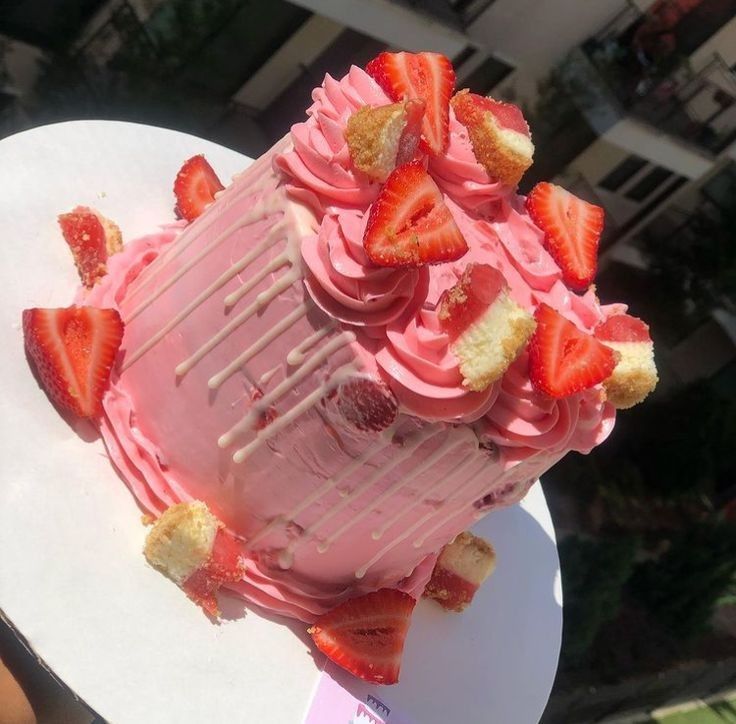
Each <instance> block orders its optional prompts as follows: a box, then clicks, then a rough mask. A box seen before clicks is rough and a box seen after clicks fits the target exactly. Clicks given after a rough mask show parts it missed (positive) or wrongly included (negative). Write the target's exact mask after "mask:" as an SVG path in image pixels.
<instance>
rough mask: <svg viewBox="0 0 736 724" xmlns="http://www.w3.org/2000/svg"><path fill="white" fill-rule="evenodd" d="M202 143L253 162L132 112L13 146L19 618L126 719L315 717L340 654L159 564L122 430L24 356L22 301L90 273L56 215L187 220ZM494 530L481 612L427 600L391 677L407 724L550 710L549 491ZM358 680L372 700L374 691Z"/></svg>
mask: <svg viewBox="0 0 736 724" xmlns="http://www.w3.org/2000/svg"><path fill="white" fill-rule="evenodd" d="M195 153H205V154H206V156H207V158H208V159H209V160H210V162H211V163H212V165H213V166H214V168H215V169H216V170H217V172H218V173H219V175H220V177H221V178H222V179H228V178H230V176H232V174H234V173H236V172H237V171H239V170H241V169H242V168H244V167H245V166H246V165H247V164H248V163H249V162H250V160H249V159H248V158H246V157H244V156H241V155H240V154H238V153H235V152H234V151H231V150H228V149H226V148H222V147H221V146H217V145H215V144H212V143H209V142H207V141H203V140H201V139H198V138H195V137H193V136H189V135H186V134H183V133H177V132H173V131H167V130H162V129H159V128H151V127H148V126H142V125H135V124H129V123H115V122H101V121H84V122H72V123H61V124H58V125H53V126H46V127H43V128H36V129H33V130H30V131H26V132H25V133H21V134H19V135H16V136H13V137H11V138H7V139H5V140H3V141H0V168H1V169H2V175H0V209H1V213H0V231H1V233H0V255H1V256H0V259H2V264H1V265H0V274H1V275H2V286H1V287H0V289H1V290H2V291H1V292H0V294H1V295H2V304H0V317H1V319H2V330H3V335H4V338H3V349H2V353H1V354H0V425H1V426H2V428H1V429H0V613H2V615H3V616H4V617H5V618H7V619H8V620H9V621H10V622H11V624H12V625H13V626H14V627H15V629H16V630H17V631H18V632H19V634H20V635H22V636H23V637H24V638H25V639H26V641H27V643H28V645H29V647H30V648H31V649H32V650H33V652H34V653H35V654H36V655H37V656H38V657H39V658H40V659H42V660H43V661H44V662H45V664H46V665H47V666H48V667H49V668H50V669H51V670H52V671H53V672H54V673H55V674H56V675H57V676H58V677H59V678H60V679H62V680H63V681H64V682H66V684H67V685H68V686H69V687H70V688H71V689H72V690H73V691H74V692H75V693H76V694H77V695H78V696H79V697H80V698H82V699H83V700H85V701H86V702H87V703H88V704H89V705H90V706H91V707H92V708H94V709H95V710H96V711H97V712H98V713H99V714H100V715H101V716H102V717H104V718H106V719H109V720H110V721H112V722H116V724H126V723H130V724H141V723H146V722H152V723H153V722H155V723H156V724H165V723H167V722H172V723H173V722H176V723H177V724H184V723H186V722H196V723H200V722H210V721H211V722H214V721H223V722H224V721H238V722H259V723H260V724H290V723H292V722H293V723H294V724H299V722H302V721H303V720H304V717H305V715H306V713H307V710H308V709H309V707H310V702H311V701H312V696H313V692H314V690H315V687H316V685H317V683H318V681H319V679H320V676H321V670H322V667H323V665H324V658H323V657H322V656H321V654H319V653H318V652H315V651H314V650H313V649H312V647H310V645H309V644H310V641H309V637H308V636H307V634H306V633H305V626H304V625H303V624H295V623H293V622H292V623H288V622H287V623H285V622H284V620H282V619H279V618H278V617H269V616H265V615H263V613H261V612H257V611H255V610H244V607H243V605H242V604H240V603H239V602H237V601H234V600H232V601H226V602H225V605H224V606H223V608H224V609H225V611H226V612H227V614H228V616H229V617H230V619H229V620H225V621H223V623H222V624H221V625H214V624H212V623H211V622H210V621H209V620H208V619H207V618H206V617H205V616H204V615H203V614H202V613H201V611H200V610H199V609H198V608H197V607H196V606H194V605H192V604H191V603H190V602H189V601H188V600H187V599H186V597H185V596H184V595H183V594H182V593H181V592H180V591H179V590H178V589H177V588H176V587H175V586H174V585H173V584H171V583H170V582H169V581H168V580H166V579H165V578H164V577H163V576H161V575H160V574H158V573H156V572H155V571H153V570H152V569H151V568H149V566H148V565H147V564H146V562H145V560H144V558H143V556H142V554H141V547H142V544H143V539H144V536H145V528H144V526H143V525H142V524H141V520H140V515H141V513H140V511H139V509H138V508H137V507H136V504H135V502H134V501H133V498H132V496H131V495H130V494H129V493H128V490H127V489H126V488H125V486H124V485H123V483H122V482H121V481H120V480H119V478H118V477H117V476H116V474H115V472H114V471H113V469H112V467H111V466H110V464H109V463H108V461H107V459H106V457H105V452H104V449H103V446H102V443H101V442H100V440H98V439H97V438H96V437H95V435H94V432H93V430H92V429H91V428H90V427H89V426H88V425H87V424H86V423H82V424H78V425H76V426H75V427H76V429H72V427H71V426H70V425H69V424H68V423H67V422H65V420H64V419H62V417H60V416H59V414H58V413H57V412H56V410H55V409H54V407H53V406H52V405H51V404H49V402H48V400H47V398H46V396H45V394H44V393H43V391H42V390H41V389H40V388H39V386H38V384H37V382H36V380H35V379H34V377H33V375H32V374H31V372H30V370H29V367H28V364H27V361H26V358H25V355H24V352H23V341H22V333H21V328H20V318H21V310H22V309H23V308H25V307H31V306H67V305H68V304H70V303H71V299H72V296H73V293H74V289H75V287H76V283H77V280H76V272H75V270H74V265H73V264H72V261H71V257H70V254H69V252H68V250H67V248H66V246H65V244H64V242H63V240H62V238H61V236H60V233H59V231H58V227H57V224H56V215H57V214H58V213H60V212H62V211H66V210H68V209H70V208H72V207H73V206H75V205H77V204H85V205H90V206H94V207H96V208H98V209H99V210H100V211H101V212H102V213H103V214H105V215H107V216H109V217H111V218H112V219H114V220H115V221H117V222H118V223H119V225H120V227H121V228H122V230H123V235H124V238H126V239H132V238H135V237H136V236H137V235H141V234H144V233H147V232H151V231H152V230H154V228H155V227H156V224H158V223H161V222H165V221H168V220H172V219H173V211H172V207H173V198H172V192H171V188H172V183H173V179H174V177H175V174H176V172H177V170H178V168H179V166H180V164H181V162H182V161H183V160H184V159H185V158H188V157H189V156H192V155H194V154H195ZM477 530H478V531H479V532H481V533H482V534H483V535H484V536H487V537H488V538H489V539H490V540H491V541H492V542H493V544H494V545H495V546H496V549H497V552H498V559H499V563H498V569H497V571H496V573H495V574H494V576H493V578H492V579H491V580H490V582H488V583H487V584H486V585H485V586H484V587H483V588H482V589H481V591H480V592H479V594H478V595H477V597H476V600H475V602H474V603H473V605H472V607H471V608H470V609H469V610H468V611H467V612H466V613H465V614H462V615H450V614H445V613H443V612H442V611H441V610H440V609H439V608H438V607H436V606H435V605H434V604H432V603H428V602H426V601H425V602H420V604H419V605H418V606H417V609H416V613H415V616H414V619H413V621H412V626H411V630H410V632H409V637H408V640H407V644H406V651H405V655H404V661H403V668H402V676H401V683H400V684H399V685H398V686H395V687H383V688H380V692H378V695H379V696H380V697H381V699H382V700H383V701H384V702H386V703H387V704H388V705H389V706H390V707H391V708H392V714H391V717H389V720H388V721H389V724H393V722H394V721H396V722H399V721H401V722H413V723H414V724H446V723H447V722H461V721H462V722H463V724H474V723H476V722H478V723H480V722H484V723H486V722H497V723H501V722H503V723H504V724H527V723H531V722H536V721H537V720H538V719H539V717H540V716H541V713H542V711H543V709H544V706H545V703H546V701H547V697H548V695H549V691H550V688H551V686H552V681H553V679H554V674H555V669H556V666H557V657H558V653H559V646H560V634H561V628H562V593H561V588H560V578H559V576H560V571H559V563H558V559H557V551H556V546H555V538H554V530H553V527H552V523H551V520H550V516H549V512H548V510H547V506H546V503H545V500H544V494H543V492H542V489H541V487H540V486H539V485H537V486H535V487H534V488H533V489H532V492H531V493H530V494H529V495H528V497H527V498H526V500H525V501H524V502H523V504H522V505H521V506H515V507H513V508H511V509H508V510H505V511H501V512H498V513H494V514H492V515H491V516H489V517H487V518H486V519H485V520H483V521H482V522H481V523H480V524H479V525H478V527H477ZM339 680H340V682H341V683H342V684H343V685H344V686H346V687H347V688H348V689H351V690H354V691H355V693H356V695H359V694H360V693H361V691H363V690H364V689H365V688H366V687H364V686H363V685H361V684H360V683H358V682H356V681H355V680H354V679H352V677H349V676H344V677H339ZM336 721H337V720H336ZM323 724H333V722H331V721H325V722H324V723H323ZM340 724H347V723H346V722H342V721H341V722H340Z"/></svg>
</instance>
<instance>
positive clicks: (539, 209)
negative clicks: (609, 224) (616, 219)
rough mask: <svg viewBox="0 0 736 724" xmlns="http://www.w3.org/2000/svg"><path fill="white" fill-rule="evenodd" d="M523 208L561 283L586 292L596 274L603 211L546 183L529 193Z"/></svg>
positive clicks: (559, 187)
mask: <svg viewBox="0 0 736 724" xmlns="http://www.w3.org/2000/svg"><path fill="white" fill-rule="evenodd" d="M526 208H527V210H528V211H529V215H530V216H531V217H532V220H533V221H534V223H535V224H536V225H537V226H538V227H539V228H540V229H541V230H542V231H543V232H544V237H545V246H546V247H547V249H548V250H549V253H550V254H551V255H552V256H553V257H554V260H555V261H556V262H557V263H558V264H559V265H560V268H561V269H562V278H563V280H564V281H565V283H566V284H567V285H568V286H569V287H571V288H572V289H579V290H584V289H587V288H588V286H589V285H590V283H591V282H592V281H593V279H594V278H595V274H596V271H597V266H598V242H599V240H600V238H601V232H602V231H603V220H604V211H603V209H602V208H601V207H600V206H596V205H595V204H591V203H588V202H587V201H583V199H579V198H578V197H577V196H575V195H574V194H571V193H570V192H569V191H566V190H565V189H563V188H562V187H561V186H556V185H555V184H551V183H547V182H546V181H542V182H541V183H538V184H537V185H536V186H535V187H534V188H533V189H532V190H531V193H530V194H529V196H527V199H526Z"/></svg>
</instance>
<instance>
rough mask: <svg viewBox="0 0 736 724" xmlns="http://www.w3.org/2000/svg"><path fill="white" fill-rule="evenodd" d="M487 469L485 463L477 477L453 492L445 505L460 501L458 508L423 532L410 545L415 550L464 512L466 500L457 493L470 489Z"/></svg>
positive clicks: (466, 504) (466, 505)
mask: <svg viewBox="0 0 736 724" xmlns="http://www.w3.org/2000/svg"><path fill="white" fill-rule="evenodd" d="M487 467H488V466H487V463H486V465H484V466H483V469H482V470H480V471H479V472H478V474H477V475H474V476H473V477H472V478H471V479H470V480H468V482H467V483H466V484H465V485H463V486H461V487H460V488H458V489H457V490H456V491H455V495H453V496H451V497H450V498H448V499H447V501H446V502H447V503H451V502H453V501H456V500H460V501H461V503H460V507H459V508H456V509H455V510H453V511H451V512H449V513H447V514H446V515H445V516H444V517H443V518H442V520H439V521H437V523H435V524H434V525H433V526H432V527H431V528H428V529H427V530H425V531H424V533H422V535H421V536H419V538H417V539H416V540H415V541H414V542H413V543H412V545H413V546H414V547H415V548H421V547H422V546H423V545H424V541H426V540H427V538H429V536H431V535H432V534H433V533H435V532H436V531H437V530H439V529H440V528H441V527H442V526H443V525H444V524H445V523H447V521H448V520H450V518H454V517H455V516H456V515H459V514H460V513H462V512H463V511H465V509H466V508H467V507H468V503H467V500H466V498H465V495H463V496H460V495H458V493H465V492H466V491H467V490H468V489H469V488H472V487H473V484H475V483H476V482H477V480H478V478H480V477H482V475H483V474H485V473H487V472H488V470H487ZM470 505H472V503H471V504H470Z"/></svg>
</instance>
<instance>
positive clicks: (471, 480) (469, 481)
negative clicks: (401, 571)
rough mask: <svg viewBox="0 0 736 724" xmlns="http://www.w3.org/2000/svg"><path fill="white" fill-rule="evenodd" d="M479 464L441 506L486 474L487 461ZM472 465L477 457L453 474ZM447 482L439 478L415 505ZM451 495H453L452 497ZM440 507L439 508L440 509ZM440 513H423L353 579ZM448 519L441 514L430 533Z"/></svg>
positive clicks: (426, 498)
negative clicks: (479, 466) (478, 468)
mask: <svg viewBox="0 0 736 724" xmlns="http://www.w3.org/2000/svg"><path fill="white" fill-rule="evenodd" d="M480 462H481V463H482V468H481V469H480V470H478V471H476V472H475V473H473V474H472V475H471V476H470V478H468V479H466V480H465V482H464V483H462V484H461V485H460V487H458V488H456V489H455V490H453V492H452V493H450V495H448V497H447V498H446V499H445V500H444V501H443V504H444V503H446V502H449V501H450V500H451V499H454V498H455V497H457V494H458V493H461V492H462V491H464V490H465V489H466V488H468V487H470V486H471V485H472V484H473V483H474V482H475V480H476V479H477V478H478V477H479V476H480V475H481V474H483V473H484V472H486V469H487V461H486V460H481V461H480ZM473 463H478V458H477V457H472V458H470V460H466V461H464V462H463V463H460V465H459V466H458V467H457V468H456V469H455V474H457V473H460V472H465V470H466V469H467V468H469V467H471V466H472V465H473ZM447 481H448V478H441V479H440V480H438V481H437V482H436V483H435V484H434V485H432V486H430V487H429V488H427V490H426V491H425V494H424V497H423V498H422V499H421V500H419V501H417V503H426V502H427V501H428V496H429V494H430V493H432V492H433V491H434V490H436V489H438V488H440V487H441V486H442V485H444V484H446V483H447ZM453 493H454V495H453ZM413 507H414V506H413V505H412V506H407V507H406V508H404V509H402V510H401V511H400V514H399V515H398V516H397V518H396V519H395V520H398V518H400V517H401V516H403V515H405V514H406V513H407V512H408V511H409V510H411V509H412V508H413ZM441 507H442V506H440V508H441ZM440 512H442V511H441V510H436V509H434V508H433V509H432V510H429V511H428V512H427V513H425V514H424V515H423V516H422V517H421V518H419V520H417V521H416V522H414V523H413V524H412V525H411V526H409V527H408V528H407V529H406V530H404V531H403V532H402V533H401V534H400V535H398V536H397V537H396V538H394V539H393V540H391V541H389V542H388V543H387V544H386V545H385V546H383V548H381V549H380V550H379V551H377V552H376V553H375V555H374V556H373V557H372V558H371V559H370V560H369V561H368V562H367V563H364V564H363V565H362V566H361V567H360V568H358V569H357V570H356V571H355V577H356V578H363V577H364V576H365V574H366V573H367V572H368V569H369V568H371V567H372V566H374V565H375V564H376V563H378V561H380V560H381V558H383V557H384V556H385V555H386V554H387V553H388V552H389V551H390V550H391V549H392V548H394V547H395V546H397V545H398V544H399V543H402V542H403V541H405V540H406V539H407V538H409V537H410V536H411V535H412V534H413V533H414V532H415V531H417V530H418V529H419V528H421V527H422V526H423V525H424V524H425V523H426V522H427V521H429V520H431V519H432V518H433V517H435V516H436V515H438V513H440ZM453 515H454V513H453ZM448 517H452V516H446V515H444V514H443V515H442V516H441V517H440V520H439V524H438V525H436V526H435V527H434V528H433V529H432V531H434V530H436V529H437V528H440V527H441V526H443V525H444V524H445V523H446V522H447V519H448ZM425 537H426V536H425ZM414 546H415V547H418V546H417V545H416V541H415V543H414Z"/></svg>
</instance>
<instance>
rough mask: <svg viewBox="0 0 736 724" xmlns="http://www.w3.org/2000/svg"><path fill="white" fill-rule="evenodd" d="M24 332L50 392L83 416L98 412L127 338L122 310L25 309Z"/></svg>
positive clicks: (68, 407) (64, 405)
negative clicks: (117, 356)
mask: <svg viewBox="0 0 736 724" xmlns="http://www.w3.org/2000/svg"><path fill="white" fill-rule="evenodd" d="M23 335H24V337H25V344H26V350H27V352H28V355H29V357H30V358H31V359H32V360H33V362H34V363H35V365H36V370H37V372H38V376H39V378H40V380H41V383H42V384H43V386H44V387H45V388H46V392H47V393H48V395H49V397H50V398H51V399H52V400H53V401H54V402H55V403H57V404H58V405H60V406H61V407H63V408H66V409H67V410H71V411H72V412H73V413H74V414H76V415H79V416H80V417H93V416H94V415H97V414H98V413H99V411H100V408H101V402H102V394H103V392H104V391H105V387H106V386H107V381H108V378H109V377H110V370H111V369H112V365H113V362H114V361H115V355H116V354H117V352H118V349H119V347H120V342H121V340H122V338H123V323H122V321H121V319H120V315H119V314H118V313H117V311H116V310H114V309H97V308H95V307H67V308H65V309H38V308H34V309H25V310H23Z"/></svg>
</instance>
